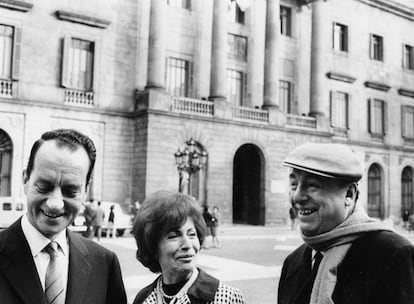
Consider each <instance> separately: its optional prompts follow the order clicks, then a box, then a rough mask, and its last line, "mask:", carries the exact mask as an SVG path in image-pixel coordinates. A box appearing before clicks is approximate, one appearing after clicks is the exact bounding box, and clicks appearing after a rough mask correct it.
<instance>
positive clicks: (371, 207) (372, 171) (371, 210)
mask: <svg viewBox="0 0 414 304" xmlns="http://www.w3.org/2000/svg"><path fill="white" fill-rule="evenodd" d="M382 176H383V174H382V168H381V167H380V166H379V165H378V164H373V165H371V167H370V168H369V170H368V215H369V216H371V217H375V218H380V219H383V218H384V199H383V193H382V189H383V177H382Z"/></svg>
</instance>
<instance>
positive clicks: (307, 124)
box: [286, 114, 316, 129]
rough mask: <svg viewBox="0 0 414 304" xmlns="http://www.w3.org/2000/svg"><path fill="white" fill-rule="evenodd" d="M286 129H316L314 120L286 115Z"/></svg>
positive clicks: (312, 118)
mask: <svg viewBox="0 0 414 304" xmlns="http://www.w3.org/2000/svg"><path fill="white" fill-rule="evenodd" d="M286 127H290V128H299V129H316V118H315V117H309V116H298V115H293V114H286Z"/></svg>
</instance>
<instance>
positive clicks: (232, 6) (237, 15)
mask: <svg viewBox="0 0 414 304" xmlns="http://www.w3.org/2000/svg"><path fill="white" fill-rule="evenodd" d="M227 12H228V18H229V21H231V22H234V23H239V24H244V11H243V10H242V9H241V8H240V6H239V5H238V4H237V2H236V1H234V0H231V1H230V3H229V5H228V11H227Z"/></svg>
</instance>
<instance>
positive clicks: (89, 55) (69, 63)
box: [62, 36, 94, 92]
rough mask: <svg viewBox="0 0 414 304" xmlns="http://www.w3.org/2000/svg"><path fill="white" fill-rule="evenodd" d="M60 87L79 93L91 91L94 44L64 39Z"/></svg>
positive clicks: (70, 38) (68, 38) (75, 39)
mask: <svg viewBox="0 0 414 304" xmlns="http://www.w3.org/2000/svg"><path fill="white" fill-rule="evenodd" d="M64 44H65V46H64V51H63V52H64V55H63V60H64V62H63V71H62V74H63V75H62V86H63V87H65V88H70V89H76V90H79V91H85V92H87V91H92V90H93V68H94V43H93V42H91V41H87V40H82V39H77V38H72V37H70V36H66V37H65V42H64Z"/></svg>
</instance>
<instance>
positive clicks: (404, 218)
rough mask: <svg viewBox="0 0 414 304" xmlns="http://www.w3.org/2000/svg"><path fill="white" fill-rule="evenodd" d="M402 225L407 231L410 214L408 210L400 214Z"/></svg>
mask: <svg viewBox="0 0 414 304" xmlns="http://www.w3.org/2000/svg"><path fill="white" fill-rule="evenodd" d="M401 217H402V220H403V225H404V228H405V229H407V230H408V229H409V222H408V219H409V218H410V212H409V211H408V210H404V212H403V214H402V216H401Z"/></svg>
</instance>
